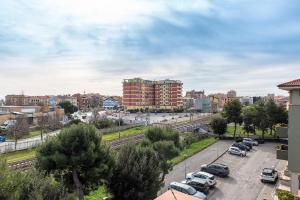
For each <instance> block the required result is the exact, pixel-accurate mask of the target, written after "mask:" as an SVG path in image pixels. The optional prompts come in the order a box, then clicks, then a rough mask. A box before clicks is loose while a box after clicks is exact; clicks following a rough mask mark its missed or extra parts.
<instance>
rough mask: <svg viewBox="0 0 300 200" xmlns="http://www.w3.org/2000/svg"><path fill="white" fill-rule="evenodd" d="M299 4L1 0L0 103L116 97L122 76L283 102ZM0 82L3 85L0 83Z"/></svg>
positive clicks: (295, 61) (294, 65) (295, 64)
mask: <svg viewBox="0 0 300 200" xmlns="http://www.w3.org/2000/svg"><path fill="white" fill-rule="evenodd" d="M297 5H299V2H298V1H296V0H288V1H279V0H278V1H276V3H274V1H270V0H265V1H260V2H256V3H255V4H253V3H252V1H250V0H246V1H243V2H240V1H222V2H218V1H208V0H202V1H194V0H193V1H188V2H184V3H183V2H181V1H172V2H166V1H149V0H139V1H137V0H126V1H122V2H119V1H96V0H90V1H88V2H87V1H83V0H78V1H76V2H74V1H71V0H68V1H67V0H66V1H50V0H46V1H42V2H41V1H37V0H30V1H16V0H15V1H5V2H1V7H0V16H1V20H0V21H1V23H0V41H1V45H0V58H1V61H0V70H1V73H0V80H2V86H3V87H2V88H1V91H0V97H1V98H3V97H4V96H5V95H6V94H11V93H15V94H20V93H21V92H22V91H24V93H25V94H30V95H40V94H66V93H76V92H83V91H86V92H99V93H102V94H109V95H121V94H122V84H121V82H122V80H123V79H127V78H132V77H141V78H143V79H150V80H159V79H166V78H169V79H175V80H181V81H182V82H183V84H184V85H183V88H184V91H186V90H191V89H196V90H198V89H199V90H202V89H204V90H205V91H208V93H215V92H226V91H228V90H230V89H235V90H237V91H238V93H239V94H240V95H244V96H262V95H265V94H268V93H275V94H279V95H285V96H287V95H288V94H287V92H285V91H281V90H279V89H278V88H277V87H276V85H278V84H279V83H281V82H285V81H288V80H294V79H296V78H297V77H296V76H295V75H296V74H299V73H300V67H299V63H300V60H299V57H298V55H297V52H299V50H300V49H299V47H300V45H299V43H300V41H299V39H298V35H299V33H300V30H299V28H298V27H300V26H299V25H300V24H299V21H300V15H299V13H300V12H299V11H298V9H299V7H300V6H297ZM3 83H4V84H3Z"/></svg>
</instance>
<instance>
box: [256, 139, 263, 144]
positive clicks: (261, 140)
mask: <svg viewBox="0 0 300 200" xmlns="http://www.w3.org/2000/svg"><path fill="white" fill-rule="evenodd" d="M255 141H257V142H258V144H264V143H265V140H264V139H263V138H257V139H255Z"/></svg>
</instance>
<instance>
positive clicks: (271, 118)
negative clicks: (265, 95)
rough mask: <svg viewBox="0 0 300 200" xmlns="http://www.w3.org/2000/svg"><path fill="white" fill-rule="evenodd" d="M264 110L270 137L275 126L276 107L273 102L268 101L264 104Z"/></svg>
mask: <svg viewBox="0 0 300 200" xmlns="http://www.w3.org/2000/svg"><path fill="white" fill-rule="evenodd" d="M265 109H266V114H267V117H268V124H269V129H270V134H271V135H272V132H273V129H274V126H275V124H276V113H277V110H278V106H277V105H276V104H275V102H274V100H272V99H270V100H268V101H267V102H266V103H265Z"/></svg>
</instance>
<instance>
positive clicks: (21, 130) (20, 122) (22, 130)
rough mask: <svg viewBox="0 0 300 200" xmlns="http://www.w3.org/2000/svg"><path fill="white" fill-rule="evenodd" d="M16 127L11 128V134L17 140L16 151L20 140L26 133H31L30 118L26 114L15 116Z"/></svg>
mask: <svg viewBox="0 0 300 200" xmlns="http://www.w3.org/2000/svg"><path fill="white" fill-rule="evenodd" d="M13 120H14V125H13V126H12V127H11V128H10V132H11V134H13V136H14V139H15V150H16V149H17V142H18V140H19V139H20V138H21V137H22V136H23V135H24V134H26V133H28V132H29V124H28V118H27V116H26V115H25V114H21V115H19V114H16V115H14V119H13Z"/></svg>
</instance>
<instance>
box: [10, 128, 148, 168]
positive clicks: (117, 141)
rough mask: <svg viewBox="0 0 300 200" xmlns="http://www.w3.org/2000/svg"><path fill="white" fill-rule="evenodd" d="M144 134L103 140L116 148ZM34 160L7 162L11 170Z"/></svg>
mask: <svg viewBox="0 0 300 200" xmlns="http://www.w3.org/2000/svg"><path fill="white" fill-rule="evenodd" d="M144 137H145V135H144V134H137V135H133V136H128V137H122V138H120V139H115V140H111V141H107V142H105V143H106V144H108V145H109V146H110V147H111V148H112V149H114V150H118V149H120V148H121V147H122V145H124V144H126V143H128V142H130V141H132V142H134V143H139V142H141V141H142V140H143V139H144ZM35 161H36V159H35V158H29V159H25V160H19V161H16V162H12V163H8V168H9V169H11V170H26V169H28V168H30V167H31V166H33V164H34V162H35Z"/></svg>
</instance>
